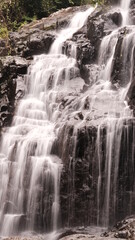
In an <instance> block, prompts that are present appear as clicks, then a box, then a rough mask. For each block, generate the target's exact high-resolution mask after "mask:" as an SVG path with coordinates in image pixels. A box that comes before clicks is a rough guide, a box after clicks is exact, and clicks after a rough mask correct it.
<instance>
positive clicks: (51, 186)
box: [0, 0, 135, 236]
mask: <svg viewBox="0 0 135 240" xmlns="http://www.w3.org/2000/svg"><path fill="white" fill-rule="evenodd" d="M130 2H131V1H130V0H126V3H125V0H122V1H121V5H120V11H121V14H122V18H123V20H122V25H121V27H120V28H118V29H115V30H114V31H112V33H111V34H109V35H108V36H105V37H104V38H103V40H102V42H101V45H100V50H99V57H98V63H97V65H98V66H100V67H101V71H100V74H99V77H98V80H97V81H96V82H94V83H93V84H92V86H91V87H90V88H89V89H88V90H87V91H86V92H85V93H80V92H79V93H80V97H79V104H78V103H76V101H78V98H77V97H76V98H75V101H73V106H72V109H68V107H67V109H66V108H65V110H64V114H63V113H62V111H61V107H60V103H61V100H62V99H63V98H64V96H66V95H67V94H68V92H69V89H71V88H72V84H73V86H74V88H75V87H76V86H77V84H78V81H79V85H80V86H81V85H82V86H83V84H84V80H83V79H82V78H80V77H78V75H77V73H78V71H79V69H78V66H77V60H76V58H75V56H76V46H75V45H74V44H73V47H72V48H71V56H70V57H67V56H66V55H65V54H63V50H62V46H63V43H64V42H65V41H66V40H67V39H69V38H71V37H72V35H73V34H74V33H75V32H76V31H77V30H78V29H80V28H81V27H82V26H83V25H84V23H85V21H86V19H87V18H88V16H89V15H90V14H91V13H92V12H93V11H94V8H93V7H91V8H89V9H88V10H87V11H85V12H81V13H77V14H76V15H75V16H74V17H73V19H72V20H71V23H70V25H69V27H68V28H67V29H65V30H62V31H60V32H59V33H58V36H57V38H56V40H55V41H54V43H53V45H52V47H51V49H50V53H49V54H47V55H45V54H43V55H40V56H35V57H34V60H33V62H32V64H31V66H30V67H29V69H28V74H27V78H26V89H27V94H26V96H25V98H24V99H22V100H21V101H20V104H19V106H18V109H17V111H16V114H15V116H14V119H13V123H12V126H11V127H10V128H9V129H7V130H6V131H5V132H4V133H3V135H2V140H1V145H0V176H1V177H0V186H1V188H0V232H1V235H2V236H8V235H12V234H18V231H32V230H40V229H44V231H45V232H47V231H49V230H51V231H55V230H57V228H58V227H59V222H60V196H59V191H60V177H61V171H62V161H61V159H59V158H58V157H57V156H55V155H52V154H51V149H52V145H53V143H54V141H55V139H56V138H57V131H58V127H59V126H60V124H64V123H65V122H64V121H65V119H67V116H66V114H70V113H71V114H72V113H73V114H74V112H80V111H82V112H83V113H85V114H84V116H85V117H84V119H83V123H84V122H85V121H86V118H87V116H88V114H91V116H92V117H93V119H95V116H96V117H99V116H102V120H101V121H100V124H99V125H98V127H97V128H98V131H97V140H96V150H97V156H98V157H97V159H98V162H97V166H98V178H97V224H98V225H101V224H102V225H104V226H108V225H109V224H110V222H111V220H110V207H112V206H113V207H112V208H113V215H114V218H115V215H116V209H115V208H116V192H117V181H118V179H117V177H118V172H119V161H120V149H121V142H122V137H123V131H124V133H125V135H124V136H125V139H124V140H123V142H124V141H125V142H126V143H125V144H127V138H129V135H128V133H129V132H128V131H129V128H128V126H129V120H130V119H132V118H133V113H132V110H131V109H130V108H129V107H128V103H127V99H126V96H127V93H128V90H129V88H130V85H131V83H132V78H133V62H134V61H133V57H134V56H133V53H134V46H135V37H134V33H135V29H134V27H131V26H128V25H129V22H130V21H129V6H130ZM82 19H83V21H82ZM125 25H127V26H128V31H127V32H126V34H125V36H124V37H123V40H122V41H123V43H122V47H121V53H122V60H121V61H122V67H123V68H126V63H127V61H128V62H129V66H128V69H127V74H126V76H125V77H123V81H124V84H123V86H120V84H119V83H114V84H112V82H111V78H112V71H113V67H114V59H115V54H116V47H117V44H118V41H119V37H120V36H121V29H122V28H123V27H124V26H125ZM129 55H130V60H129ZM72 80H73V81H72ZM76 91H77V89H76ZM76 96H78V95H76ZM87 99H90V107H89V109H87V111H86V110H85V109H84V105H85V102H86V100H87ZM57 125H58V126H57ZM104 126H106V135H105V138H106V141H105V153H104V159H103V153H102V149H101V144H100V143H101V139H102V138H103V137H104V131H103V129H104ZM79 127H80V125H76V126H75V128H74V135H73V140H74V157H75V151H76V142H77V129H78V128H79ZM132 151H134V149H132ZM114 153H115V154H114ZM132 160H133V159H132ZM103 161H104V175H103V172H102V168H103V166H102V164H103ZM73 164H74V163H73ZM69 165H70V167H71V163H70V164H69ZM71 169H72V171H73V174H72V176H73V181H72V185H73V188H75V185H74V178H75V165H74V167H73V168H72V167H71ZM73 192H74V191H73ZM72 197H74V196H72ZM131 199H132V193H131ZM71 202H72V201H71ZM71 205H72V203H71ZM70 207H71V208H73V206H70ZM72 211H74V210H73V209H72Z"/></svg>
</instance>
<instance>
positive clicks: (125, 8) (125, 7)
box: [120, 0, 131, 26]
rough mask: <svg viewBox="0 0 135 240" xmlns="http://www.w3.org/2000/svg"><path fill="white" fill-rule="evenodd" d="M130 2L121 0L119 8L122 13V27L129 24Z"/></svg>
mask: <svg viewBox="0 0 135 240" xmlns="http://www.w3.org/2000/svg"><path fill="white" fill-rule="evenodd" d="M130 2H131V0H127V1H125V2H124V1H123V0H121V4H120V8H121V13H122V25H123V26H125V25H126V24H127V25H128V23H129V7H130Z"/></svg>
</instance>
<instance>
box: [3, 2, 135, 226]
mask: <svg viewBox="0 0 135 240" xmlns="http://www.w3.org/2000/svg"><path fill="white" fill-rule="evenodd" d="M134 5H135V2H134V1H132V2H131V10H130V21H131V22H132V23H134V21H135V19H134ZM85 8H87V7H82V10H84V9H85ZM78 9H80V8H69V9H67V10H63V11H60V12H59V13H56V14H53V15H52V16H51V17H50V18H47V19H42V20H41V21H39V22H36V23H34V24H33V25H29V26H27V27H26V28H24V29H22V30H20V32H17V33H11V34H10V48H11V54H12V56H5V57H2V58H1V60H0V71H1V73H0V93H1V94H0V109H1V110H0V126H1V127H2V128H3V127H6V126H10V124H11V122H12V117H13V115H14V111H15V107H16V106H17V104H18V101H19V99H21V98H22V97H23V96H24V95H25V92H26V91H27V89H26V87H25V78H26V75H27V68H28V66H29V65H30V64H31V60H32V59H33V55H37V54H41V53H48V51H49V49H50V46H51V44H52V43H53V42H54V40H55V38H56V32H57V31H58V30H59V29H61V28H64V27H65V26H67V25H68V22H69V19H70V18H71V15H72V14H73V13H74V12H76V11H78ZM121 23H122V15H121V12H120V10H119V8H117V7H116V8H114V7H113V8H112V7H107V8H105V7H98V8H97V9H96V10H95V11H94V12H93V14H92V15H91V16H90V17H89V18H88V21H87V24H85V26H84V27H82V28H81V29H80V30H79V31H78V32H76V33H75V34H74V35H73V37H72V39H69V40H67V41H66V42H65V43H64V44H63V52H64V53H65V54H66V55H67V56H70V55H71V48H72V45H73V44H75V45H76V46H77V48H76V58H77V70H76V71H73V72H72V71H71V73H70V75H71V76H70V78H71V86H72V87H71V88H69V89H68V92H67V95H66V96H63V97H60V98H59V99H58V101H59V110H60V111H61V114H63V118H62V123H61V122H59V120H58V123H57V125H56V131H57V132H58V133H57V138H56V139H55V141H54V143H53V146H52V150H51V153H52V154H55V155H57V156H58V157H59V158H61V159H62V162H63V169H62V174H61V182H60V206H61V225H62V226H76V225H86V226H87V225H90V224H98V225H112V224H114V223H115V222H116V221H118V220H121V219H122V218H124V217H126V216H127V215H130V214H134V213H135V195H134V188H135V177H134V176H135V172H134V171H135V170H134V169H135V163H134V156H135V144H134V142H135V139H134V138H135V127H134V125H135V120H134V117H132V118H131V117H128V118H119V115H120V111H118V112H117V113H116V115H117V119H112V121H107V120H104V119H105V115H106V105H109V104H110V103H109V100H108V98H104V99H102V100H103V102H101V103H99V102H98V99H97V103H96V104H97V105H96V107H95V108H93V110H92V111H91V104H92V96H91V94H92V92H88V94H87V91H89V89H90V88H91V87H92V85H93V83H96V81H97V80H98V78H99V74H100V72H101V68H102V67H103V66H100V65H99V64H97V62H98V61H99V52H100V45H101V42H102V40H103V38H104V37H106V36H109V35H110V34H111V32H113V31H115V30H117V29H118V32H117V42H116V47H115V52H114V55H113V64H112V68H111V72H110V84H111V90H112V91H114V92H116V91H119V89H121V87H124V86H125V85H126V84H127V83H128V82H129V71H130V69H131V62H130V59H129V55H127V56H126V64H125V65H123V56H124V49H123V44H125V43H126V42H124V41H126V40H125V39H126V36H127V34H128V33H130V31H131V27H129V26H124V27H120V26H121ZM132 28H134V26H132ZM55 30H56V31H55ZM133 46H134V42H132V41H131V42H130V44H129V45H128V47H127V48H128V51H129V53H132V54H130V55H132V63H133V65H134V59H135V54H134V47H133ZM109 51H110V49H109ZM109 51H108V54H109ZM124 57H125V56H124ZM134 70H135V69H134V66H133V68H132V84H131V85H130V87H129V89H128V91H127V93H126V100H127V102H128V104H129V106H130V108H131V109H132V110H133V113H134V109H135V94H134V88H135V81H134V77H135V76H134V74H135V71H134ZM74 79H78V80H77V82H76V83H75V81H74ZM97 85H98V82H97ZM105 95H106V92H105ZM107 101H108V102H107ZM82 102H83V104H82ZM80 104H82V105H83V107H82V110H80V108H79V107H78V106H79V105H80ZM98 104H100V105H99V107H98ZM104 104H105V106H104ZM116 104H120V106H121V102H116ZM110 108H112V112H113V107H112V105H111V104H110ZM70 109H71V111H69V110H70ZM78 109H79V110H78ZM70 113H71V114H70ZM134 114H135V113H134ZM84 120H85V121H84ZM44 194H45V193H44ZM44 194H43V195H44ZM39 201H40V202H41V203H39V208H37V219H36V227H37V229H42V228H43V227H44V225H46V228H49V227H50V226H49V223H48V222H47V223H44V220H43V218H42V216H41V215H42V214H41V215H40V208H41V205H42V202H43V199H42V201H41V199H39ZM48 201H49V200H48ZM49 211H50V210H49V209H47V208H44V207H43V206H42V212H44V215H47V216H48V218H49V216H50V215H49V213H48V212H49ZM38 225H39V226H38Z"/></svg>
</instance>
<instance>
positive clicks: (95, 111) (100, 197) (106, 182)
mask: <svg viewBox="0 0 135 240" xmlns="http://www.w3.org/2000/svg"><path fill="white" fill-rule="evenodd" d="M130 2H131V1H130V0H129V1H126V2H125V1H124V0H122V1H121V6H120V7H121V14H122V19H123V20H122V27H124V26H125V25H128V23H129V6H130ZM121 29H122V28H121V27H120V28H119V29H116V30H114V31H112V32H111V33H110V34H109V35H107V36H105V37H104V38H103V40H102V42H101V46H100V50H99V60H98V65H99V66H101V67H102V68H101V71H100V74H99V78H98V81H97V82H96V83H94V84H93V86H92V87H91V88H90V89H89V90H88V92H86V93H85V94H86V96H85V97H84V96H83V98H82V101H81V106H84V105H85V102H86V99H88V98H89V96H91V97H90V108H89V110H90V112H91V114H92V115H93V118H95V117H96V118H97V117H99V118H100V117H101V116H102V118H103V119H102V121H100V124H99V126H98V131H97V141H96V150H97V159H98V178H97V224H98V225H99V224H101V225H104V226H108V225H110V224H112V223H114V222H113V221H114V219H116V218H117V217H116V215H117V208H118V195H119V194H118V192H119V191H120V190H119V187H118V183H119V181H120V180H119V179H118V175H119V173H120V164H121V163H120V160H121V159H122V157H121V151H123V148H125V149H126V150H125V151H127V153H126V154H127V155H128V151H129V146H128V144H129V143H128V139H129V135H130V134H131V133H129V132H130V131H131V122H130V120H131V119H132V120H133V113H132V110H131V109H130V108H129V107H128V104H127V101H126V100H127V99H126V98H127V94H128V91H129V88H130V86H131V84H132V81H133V71H134V47H135V38H134V33H135V32H134V27H131V26H129V27H128V28H127V31H126V34H125V36H123V39H122V36H121ZM121 39H122V44H121V48H120V53H121V55H120V58H121V68H120V67H119V73H120V74H121V76H122V81H123V83H122V85H120V84H119V82H118V81H116V82H115V80H114V79H113V77H112V76H113V74H112V73H113V69H114V66H115V61H116V59H117V55H116V54H117V48H118V46H119V43H120V41H121ZM127 63H128V64H127ZM116 64H117V63H116ZM124 70H125V71H124ZM123 72H124V74H123ZM81 110H83V107H81ZM86 116H87V115H86ZM132 127H133V126H132ZM133 131H134V130H133ZM131 135H132V134H131ZM103 139H104V151H103V146H102V144H101V143H102V141H103ZM132 140H133V142H134V137H132ZM122 144H123V146H124V147H123V146H122ZM133 145H134V144H133ZM130 151H131V156H130V154H129V155H128V156H126V157H125V158H124V161H125V162H126V164H127V162H130V161H131V162H132V164H131V167H132V166H133V156H134V151H135V149H134V147H133V146H132V149H131V150H130ZM126 164H125V165H126ZM131 178H132V177H131ZM129 181H131V180H130V179H129ZM130 188H131V189H132V187H130ZM130 199H131V202H132V201H133V199H134V192H133V191H132V190H130ZM121 201H122V200H121ZM124 201H125V199H124V200H123V202H124ZM127 202H128V201H127ZM130 207H131V209H132V204H131V205H130ZM123 217H124V210H123Z"/></svg>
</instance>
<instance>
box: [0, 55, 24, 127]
mask: <svg viewBox="0 0 135 240" xmlns="http://www.w3.org/2000/svg"><path fill="white" fill-rule="evenodd" d="M27 67H28V62H27V61H26V60H25V59H23V58H20V57H17V56H16V57H12V56H7V57H4V58H1V60H0V92H1V95H0V108H1V112H0V125H1V127H2V126H8V125H9V124H11V121H12V117H13V113H14V106H15V100H16V104H17V100H19V99H20V98H21V97H22V96H23V95H24V85H23V86H21V87H20V83H19V82H22V81H23V80H22V79H23V77H21V76H23V75H25V74H26V72H27ZM16 87H17V88H16Z"/></svg>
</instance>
